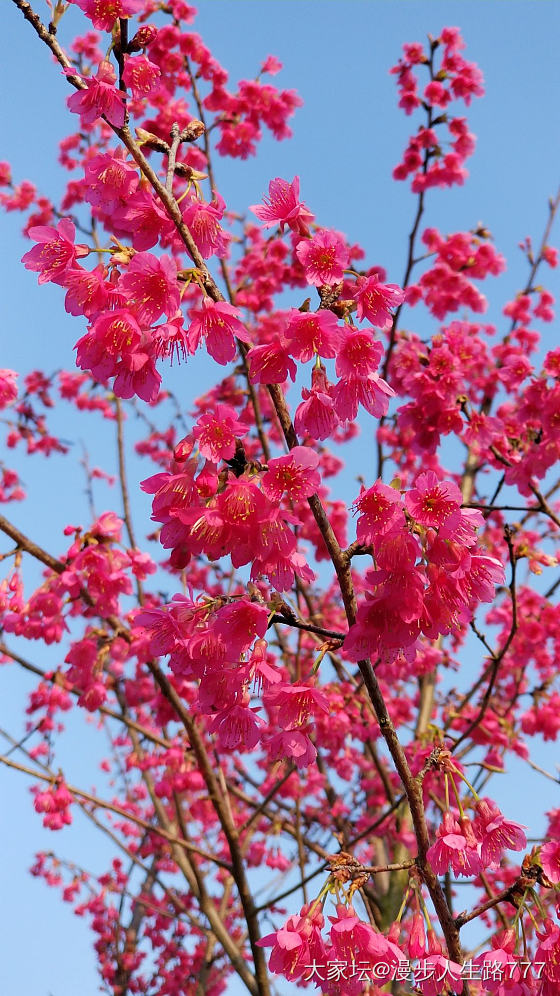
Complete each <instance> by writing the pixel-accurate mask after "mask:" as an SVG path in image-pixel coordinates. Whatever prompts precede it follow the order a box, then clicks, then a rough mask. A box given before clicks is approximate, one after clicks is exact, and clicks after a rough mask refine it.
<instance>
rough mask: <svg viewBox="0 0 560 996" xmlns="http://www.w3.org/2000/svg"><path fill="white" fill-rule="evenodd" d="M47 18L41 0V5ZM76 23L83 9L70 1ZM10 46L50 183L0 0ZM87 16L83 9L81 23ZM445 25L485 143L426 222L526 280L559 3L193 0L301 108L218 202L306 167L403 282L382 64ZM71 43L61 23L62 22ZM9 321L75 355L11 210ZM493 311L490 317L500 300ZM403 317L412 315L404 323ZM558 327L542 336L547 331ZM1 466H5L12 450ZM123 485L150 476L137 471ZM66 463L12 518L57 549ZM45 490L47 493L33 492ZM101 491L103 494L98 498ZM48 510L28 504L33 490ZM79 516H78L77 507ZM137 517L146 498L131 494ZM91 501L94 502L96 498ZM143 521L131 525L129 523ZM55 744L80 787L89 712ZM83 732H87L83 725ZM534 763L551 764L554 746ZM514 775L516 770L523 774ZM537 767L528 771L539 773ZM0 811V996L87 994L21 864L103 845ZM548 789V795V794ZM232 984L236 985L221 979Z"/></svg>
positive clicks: (75, 945) (35, 91) (238, 56)
mask: <svg viewBox="0 0 560 996" xmlns="http://www.w3.org/2000/svg"><path fill="white" fill-rule="evenodd" d="M35 6H36V8H37V10H38V11H39V12H40V13H41V15H42V16H44V17H45V18H46V17H47V16H48V13H47V7H46V4H45V3H44V2H41V0H36V3H35ZM72 16H73V20H74V22H75V23H77V22H79V21H80V20H81V15H79V13H77V12H76V11H73V12H72ZM0 20H1V23H2V25H3V27H4V37H5V39H6V40H7V43H6V44H5V46H4V57H3V61H2V65H1V66H0V81H1V88H2V110H3V126H2V140H1V149H0V158H3V159H9V160H10V161H11V162H12V163H13V166H14V177H15V178H17V179H22V178H24V177H25V178H29V179H31V180H33V181H35V182H37V183H38V185H39V187H40V188H41V189H42V190H43V191H44V192H45V193H51V194H54V195H56V194H57V193H58V192H60V190H61V182H62V181H61V177H60V175H59V174H58V172H57V167H56V157H57V141H58V140H59V139H60V138H61V137H62V136H63V135H64V134H66V132H67V131H68V130H70V128H72V127H74V124H75V122H74V121H72V122H70V123H69V116H68V114H67V111H66V108H65V104H64V100H65V97H66V96H67V94H68V92H69V90H68V87H67V85H66V84H65V81H64V79H63V77H62V76H61V74H60V71H59V68H58V67H57V66H56V65H54V64H53V63H52V61H51V59H50V57H49V54H48V52H47V50H46V49H45V48H44V47H43V46H42V45H41V44H40V42H39V41H38V39H37V38H36V37H35V36H34V34H33V32H32V30H31V28H30V27H29V25H27V24H25V23H24V21H23V18H22V16H21V14H20V13H19V12H18V11H17V10H16V9H15V8H12V6H11V5H10V4H9V3H8V2H7V0H4V2H3V4H2V12H1V14H0ZM83 23H84V24H85V21H84V22H83ZM445 24H456V25H458V26H460V27H461V28H462V30H463V33H464V36H465V38H466V41H467V45H468V47H467V53H466V55H467V58H471V59H474V60H476V61H477V62H478V63H479V65H480V66H481V68H482V69H483V72H484V76H485V80H486V97H485V98H483V99H482V100H476V101H474V103H473V105H472V106H471V108H470V110H469V111H468V112H467V113H468V116H469V120H470V123H471V130H473V131H474V132H475V133H476V135H477V137H478V145H477V151H476V153H475V155H474V157H473V158H472V159H471V160H470V161H469V163H468V167H469V170H470V174H471V175H470V178H469V180H468V182H467V184H466V186H465V187H464V188H463V189H457V190H455V191H453V192H452V193H451V194H449V193H447V192H441V191H435V192H434V193H433V195H431V196H430V197H429V199H428V211H427V216H426V222H427V223H428V224H434V225H437V226H438V227H440V228H441V229H442V230H444V231H456V230H459V229H461V228H463V227H465V228H469V227H472V225H473V224H476V222H478V221H483V222H484V223H485V224H486V225H487V226H488V227H489V228H490V230H491V231H492V232H493V234H494V237H495V239H496V243H497V246H498V248H499V249H500V251H502V252H503V253H505V255H506V256H507V258H508V271H507V273H506V274H505V275H504V276H503V277H502V278H501V280H500V285H499V286H500V291H499V292H498V290H497V288H496V291H495V292H494V294H493V291H492V288H489V291H490V295H491V296H492V295H493V296H494V297H495V299H496V300H498V301H503V300H505V299H506V298H507V296H508V295H509V294H511V293H513V292H514V291H515V289H516V288H517V287H518V286H519V285H520V283H521V281H522V280H523V276H524V270H523V264H522V261H521V257H520V254H519V252H518V250H517V249H516V246H517V243H518V241H519V240H520V239H521V238H523V237H524V236H525V235H527V234H531V235H533V236H534V237H535V238H536V237H538V236H539V234H540V232H541V231H542V227H543V224H544V219H545V215H546V199H547V197H548V196H549V195H551V194H552V193H553V192H554V191H555V189H556V185H557V182H558V176H557V167H558V162H559V161H560V155H559V152H560V149H559V142H558V128H557V123H558V98H559V96H560V72H559V64H558V54H557V45H558V37H559V34H560V5H558V4H557V3H548V2H537V0H535V2H526V0H455V2H454V0H445V2H440V0H417V2H416V0H400V2H398V0H265V2H258V0H236V2H233V0H212V2H209V0H203V2H202V3H200V4H199V17H198V19H197V22H196V24H195V26H194V28H195V30H197V31H198V32H200V33H201V34H202V36H203V38H204V39H205V41H206V42H207V43H208V44H209V45H210V47H211V48H212V50H213V51H214V53H215V54H216V56H217V57H218V58H219V59H220V61H221V62H222V63H223V64H224V65H225V66H226V68H227V69H228V70H229V71H230V76H231V79H232V80H236V79H239V78H244V77H251V76H252V75H254V74H255V72H256V71H257V69H258V66H259V64H260V62H261V61H262V59H263V58H264V57H265V56H266V55H268V54H274V55H277V56H278V57H279V58H280V59H281V61H282V62H283V63H284V70H283V73H282V74H281V75H280V76H279V77H277V78H276V80H277V82H278V83H279V84H281V85H282V86H285V87H294V88H296V89H297V90H298V91H299V92H300V94H301V95H302V97H303V98H304V101H305V105H304V107H303V108H301V109H300V110H299V111H298V112H297V115H296V117H295V119H294V125H293V127H294V138H293V139H292V140H291V141H289V142H284V143H281V144H277V143H275V142H273V141H272V140H266V141H265V142H264V143H263V144H262V146H261V147H260V152H259V156H258V158H257V159H256V160H251V161H249V162H248V163H239V162H232V161H229V160H228V161H222V162H219V163H218V170H217V172H218V182H219V186H220V188H221V191H222V193H223V194H224V196H225V198H226V201H227V202H228V205H229V206H230V207H232V208H233V209H237V210H243V209H244V208H245V207H246V206H247V205H248V204H252V203H255V202H256V201H258V200H259V199H260V197H261V195H262V193H263V192H264V191H265V190H266V188H267V185H268V181H269V179H270V178H271V177H274V176H284V177H288V178H291V177H292V176H293V175H294V174H295V173H298V174H299V175H300V177H301V187H302V195H303V197H304V199H305V201H306V202H307V203H308V204H309V206H310V207H311V208H312V210H313V212H314V213H315V214H316V216H317V217H318V219H319V220H320V221H321V223H322V224H324V225H326V226H329V227H334V228H338V229H340V230H342V231H344V232H345V233H346V234H347V235H348V236H349V237H350V238H351V239H352V240H353V241H357V242H360V243H361V244H362V245H363V246H364V248H365V249H366V251H367V255H368V260H369V262H370V263H380V264H382V265H384V266H385V267H386V268H387V270H388V272H389V276H390V278H391V279H392V280H395V281H398V280H399V279H400V278H401V276H402V271H403V266H404V242H405V238H406V234H407V232H408V227H409V221H410V218H411V214H412V211H413V206H414V205H413V198H412V196H411V194H410V193H408V191H407V188H406V185H404V184H395V183H393V182H392V181H391V179H390V173H391V169H392V167H393V166H394V165H395V163H396V162H397V161H398V159H399V157H400V155H401V152H402V149H403V147H404V143H405V141H406V138H407V135H408V132H409V129H410V120H409V119H406V118H405V117H404V115H403V114H402V112H400V111H398V110H397V108H396V98H395V88H394V80H393V78H391V77H389V75H388V69H389V67H390V66H391V65H393V64H394V63H395V62H396V61H397V59H398V56H399V52H400V47H401V44H402V42H404V41H414V40H417V39H423V38H424V37H425V35H426V34H427V33H428V32H430V33H432V34H437V33H438V31H439V30H440V29H441V27H442V26H443V25H445ZM62 37H64V31H62ZM1 224H2V231H3V234H2V239H1V240H0V244H1V252H2V264H3V265H2V277H3V284H4V288H3V290H4V292H3V295H2V312H3V315H2V317H3V325H4V328H5V330H6V334H5V341H4V344H3V352H2V360H1V365H2V366H8V367H9V366H14V367H15V368H16V369H21V370H23V371H26V370H28V369H30V368H36V367H42V368H44V369H46V370H51V369H53V368H55V367H58V366H62V365H66V366H70V365H71V362H72V360H71V357H72V346H73V344H74V342H75V340H76V339H77V338H78V336H79V335H80V334H81V331H80V329H81V326H80V324H79V322H77V320H76V319H71V318H69V317H68V316H66V315H65V313H64V311H63V309H62V294H61V292H60V290H59V289H58V288H55V287H52V286H47V287H43V288H38V287H37V285H36V280H35V277H34V276H33V275H31V274H29V273H28V272H26V271H25V270H23V268H22V267H21V266H20V264H19V262H18V260H19V258H20V257H21V255H22V253H23V252H24V251H25V248H26V246H25V243H24V242H23V240H22V239H21V238H20V236H19V227H20V226H19V217H18V216H16V215H13V214H12V215H10V216H8V217H4V218H2V221H1ZM494 314H496V315H497V314H498V311H497V310H496V311H495V312H494ZM411 324H412V319H411ZM550 334H551V335H552V333H550ZM179 377H180V378H182V380H181V381H180V384H181V387H182V394H183V398H184V401H185V407H188V402H189V401H190V399H191V397H192V393H193V392H192V389H191V387H190V385H191V384H195V385H196V393H200V391H201V390H202V388H203V386H204V383H203V382H204V378H205V377H206V378H207V377H208V371H207V370H205V369H204V368H203V367H202V366H200V367H196V366H191V367H190V368H188V369H186V370H185V368H181V372H180V374H179ZM67 435H68V436H69V438H71V439H72V440H73V441H74V445H75V446H77V447H79V440H80V439H82V438H86V437H88V423H87V421H86V422H85V423H84V427H83V428H82V427H81V426H80V427H79V426H77V425H74V423H73V422H72V424H70V425H68V426H67ZM90 442H91V446H92V450H93V451H94V461H93V462H98V461H97V460H96V459H95V452H96V451H101V450H106V449H107V447H111V450H110V452H112V447H113V442H112V440H111V439H110V438H109V437H108V436H103V435H100V436H98V437H96V439H95V440H93V441H90V440H89V438H88V443H90ZM8 462H9V461H8ZM131 470H132V478H133V479H132V486H133V489H134V487H135V482H136V481H137V480H139V479H140V478H141V477H142V476H145V474H146V473H147V472H148V473H149V472H151V471H146V468H145V466H142V467H140V466H139V467H138V468H137V467H136V465H133V466H132V468H131ZM66 474H67V471H66V470H65V469H64V463H63V461H61V460H60V459H56V458H54V459H53V460H52V461H50V462H42V461H41V462H40V461H37V462H36V463H35V464H34V465H33V467H29V468H27V469H26V470H25V479H26V481H27V483H28V484H29V486H30V487H31V488H32V489H34V492H35V498H34V500H33V499H32V500H31V501H30V502H29V504H28V506H27V507H21V508H18V509H17V512H15V513H14V515H15V517H16V521H17V522H18V524H19V525H21V527H22V528H25V529H28V530H30V531H32V532H33V535H34V536H35V537H36V538H38V539H40V540H42V541H43V542H44V543H45V545H47V546H48V547H49V548H50V549H51V550H53V552H57V551H58V550H60V549H62V545H63V541H62V537H61V533H60V530H61V527H62V525H63V524H65V523H66V522H67V521H76V519H78V520H80V521H86V520H87V510H86V503H85V498H84V496H83V494H82V490H83V482H82V481H81V480H80V478H79V475H77V474H74V476H72V475H70V476H64V475H66ZM39 488H40V491H39V490H38V489H39ZM100 494H101V492H100ZM38 495H40V501H41V510H40V512H38V504H37V497H38ZM80 503H81V511H80V512H79V513H76V511H75V508H76V504H78V505H80ZM136 507H137V509H138V511H139V514H140V516H142V515H144V516H145V518H147V514H148V504H147V502H143V501H142V499H138V502H137V504H136ZM100 508H103V499H101V498H100ZM143 531H145V530H143V529H142V528H140V530H139V532H140V533H142V532H143ZM34 654H37V655H40V657H39V656H36V657H35V659H36V660H37V661H38V663H40V664H41V665H42V666H47V660H48V663H49V664H53V663H59V661H58V660H57V658H56V651H51V653H50V654H49V655H48V658H47V656H46V655H45V654H44V651H43V650H41V649H38V648H35V647H34V646H31V647H30V648H29V655H30V657H31V658H32V659H33V658H34ZM3 678H4V683H3V684H4V688H3V695H2V702H3V706H2V710H1V720H0V725H1V726H2V727H7V728H8V729H10V730H11V731H12V732H14V731H15V733H16V735H20V734H21V732H22V726H21V718H20V717H21V714H22V703H23V701H24V698H23V694H24V691H25V690H29V689H30V688H31V683H30V681H28V680H27V679H26V678H25V677H23V676H21V675H18V674H17V673H16V672H15V670H12V669H11V668H6V669H5V670H4V672H3ZM79 720H80V722H79V723H77V724H76V727H75V728H74V730H72V729H71V730H70V731H69V735H68V737H67V738H66V757H67V759H68V772H69V777H71V778H72V779H74V780H75V781H76V782H78V783H81V784H86V785H89V784H90V783H91V782H93V781H94V780H95V779H96V777H97V775H96V774H95V769H93V768H90V766H89V761H88V744H89V735H88V736H87V739H86V740H85V741H84V737H83V734H82V733H80V737H79V738H78V736H77V730H78V729H80V730H83V722H82V717H81V716H80V717H79ZM92 737H93V733H92ZM543 757H545V763H548V764H549V766H552V765H553V764H554V763H555V752H554V751H550V750H549V751H548V752H547V754H546V755H544V754H543ZM520 777H521V774H520ZM534 777H535V778H537V777H538V776H536V775H535V776H534ZM0 784H1V786H2V787H1V792H2V801H3V805H2V815H1V817H0V821H1V822H0V846H1V852H2V854H3V855H4V860H3V861H2V863H1V872H0V888H1V892H2V896H3V902H2V908H1V911H0V935H1V936H2V940H3V945H2V947H3V953H2V958H1V959H0V993H1V994H2V996H50V994H52V996H77V994H78V993H80V996H82V994H83V996H90V994H93V993H95V992H96V991H97V987H98V982H97V976H96V973H95V971H94V959H93V956H92V953H91V948H90V936H91V935H90V933H89V931H88V930H87V929H86V925H85V924H84V923H83V922H82V921H80V920H77V919H76V918H75V917H74V916H73V915H72V912H71V909H70V907H68V906H63V905H62V904H61V903H60V902H59V898H58V896H57V894H56V893H55V891H54V890H50V889H47V888H46V887H45V886H44V885H43V884H42V883H38V882H37V881H35V880H33V879H31V878H30V877H29V876H28V875H27V871H26V869H27V868H28V866H29V865H30V864H31V862H32V856H33V854H34V852H35V851H36V850H38V849H40V848H51V847H52V848H55V849H57V850H58V851H59V852H61V853H64V854H65V855H67V856H68V857H70V858H72V857H75V858H80V857H83V854H84V853H87V862H88V865H89V867H90V868H91V869H92V870H95V871H101V870H102V869H103V868H104V864H105V861H106V857H107V854H108V851H107V850H106V848H105V846H104V844H103V843H102V841H100V839H99V838H98V837H97V835H92V834H91V833H90V832H89V831H88V829H87V828H86V827H85V825H84V821H78V820H76V824H75V829H72V830H69V831H65V832H64V833H63V834H56V835H55V834H50V833H48V832H43V831H42V830H41V827H40V823H39V820H38V819H37V818H34V817H33V815H32V809H31V802H30V797H29V793H28V787H29V783H28V782H27V781H26V780H25V779H24V778H23V777H22V778H19V777H18V776H17V775H14V774H12V773H8V772H6V771H5V770H0ZM517 784H518V785H520V786H522V795H523V797H521V792H520V794H519V796H517V797H515V796H511V797H510V799H509V800H508V801H509V805H508V812H509V815H511V816H512V817H514V818H515V817H517V818H518V819H522V820H523V821H524V822H526V823H528V822H530V817H528V816H527V812H526V810H527V808H528V806H527V799H528V797H530V798H531V797H532V795H533V794H534V804H535V808H536V809H537V810H538V809H540V810H542V808H543V806H544V807H546V805H547V804H548V806H549V807H552V806H553V805H558V804H559V800H558V798H557V794H555V795H553V794H552V793H553V792H555V790H554V788H552V791H551V783H550V782H544V783H541V782H535V783H534V785H533V784H531V783H530V782H528V781H527V778H526V777H525V779H524V781H523V782H517ZM547 796H548V797H547ZM231 991H232V992H235V989H232V990H231Z"/></svg>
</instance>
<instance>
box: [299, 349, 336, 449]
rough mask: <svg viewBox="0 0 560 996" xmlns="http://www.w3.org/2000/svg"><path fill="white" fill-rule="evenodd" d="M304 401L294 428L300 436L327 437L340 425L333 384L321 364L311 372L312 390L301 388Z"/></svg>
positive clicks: (300, 406)
mask: <svg viewBox="0 0 560 996" xmlns="http://www.w3.org/2000/svg"><path fill="white" fill-rule="evenodd" d="M301 396H302V398H303V401H302V402H301V404H300V405H298V407H297V408H296V412H295V415H294V428H295V430H296V432H297V434H298V435H299V436H311V438H312V439H327V438H328V437H329V436H331V435H332V433H333V432H334V431H335V429H336V427H337V426H338V425H340V420H339V418H338V415H337V414H336V412H335V410H334V401H333V398H332V385H331V384H329V382H328V380H327V376H326V373H325V368H324V367H323V365H322V364H321V365H320V366H319V367H313V370H312V372H311V390H310V391H309V390H308V389H307V388H306V387H303V388H302V390H301Z"/></svg>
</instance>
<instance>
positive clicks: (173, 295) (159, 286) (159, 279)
mask: <svg viewBox="0 0 560 996" xmlns="http://www.w3.org/2000/svg"><path fill="white" fill-rule="evenodd" d="M119 290H120V291H122V292H123V294H124V296H125V297H126V298H127V300H128V304H129V306H130V305H132V306H133V309H134V312H135V313H136V316H137V318H138V321H139V322H140V323H141V324H142V325H151V324H152V322H154V321H156V319H158V318H159V317H160V316H161V315H162V314H166V315H174V314H175V312H176V311H177V308H178V307H179V301H180V295H179V284H178V282H177V264H176V263H175V261H174V260H172V259H171V258H170V257H169V256H154V255H153V254H152V253H150V252H139V253H136V255H135V256H133V257H132V259H131V261H130V263H129V264H128V266H127V268H126V270H125V272H124V274H123V275H122V276H121V278H120V280H119Z"/></svg>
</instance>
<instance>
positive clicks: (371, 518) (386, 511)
mask: <svg viewBox="0 0 560 996" xmlns="http://www.w3.org/2000/svg"><path fill="white" fill-rule="evenodd" d="M354 508H355V509H356V511H357V512H358V514H359V518H358V524H357V529H356V536H357V539H358V541H359V542H360V543H365V544H368V543H372V542H373V541H374V539H376V537H377V536H380V535H383V534H384V533H387V532H389V531H390V530H391V529H394V528H397V527H398V526H400V525H402V524H403V523H404V512H403V507H402V500H401V496H400V493H399V492H398V491H396V490H395V488H390V487H388V486H387V485H386V484H383V482H382V481H376V482H375V484H373V485H372V487H371V488H367V489H365V488H364V489H363V490H362V491H361V492H360V495H359V497H358V498H357V499H356V501H355V502H354Z"/></svg>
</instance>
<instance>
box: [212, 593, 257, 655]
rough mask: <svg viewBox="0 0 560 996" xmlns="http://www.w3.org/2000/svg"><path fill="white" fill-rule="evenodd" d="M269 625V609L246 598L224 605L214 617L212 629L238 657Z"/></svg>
mask: <svg viewBox="0 0 560 996" xmlns="http://www.w3.org/2000/svg"><path fill="white" fill-rule="evenodd" d="M267 627H268V609H267V608H266V606H265V605H259V604H258V602H250V601H248V599H246V598H241V599H238V600H236V601H234V602H230V603H229V604H228V605H223V606H222V608H221V609H218V611H217V612H216V613H215V615H214V617H213V619H212V631H213V632H214V633H216V634H217V635H218V636H219V637H221V638H222V640H223V641H224V643H226V644H227V646H228V649H229V651H230V652H231V653H233V654H234V655H235V656H236V657H239V656H240V655H241V654H243V653H245V651H246V650H248V649H249V647H250V646H251V644H252V643H253V641H254V640H255V639H258V638H262V637H263V636H264V634H265V633H266V630H267Z"/></svg>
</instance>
